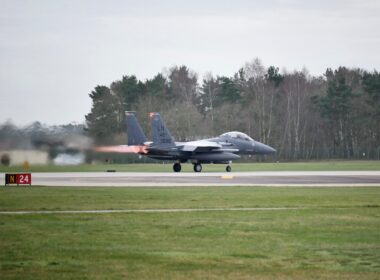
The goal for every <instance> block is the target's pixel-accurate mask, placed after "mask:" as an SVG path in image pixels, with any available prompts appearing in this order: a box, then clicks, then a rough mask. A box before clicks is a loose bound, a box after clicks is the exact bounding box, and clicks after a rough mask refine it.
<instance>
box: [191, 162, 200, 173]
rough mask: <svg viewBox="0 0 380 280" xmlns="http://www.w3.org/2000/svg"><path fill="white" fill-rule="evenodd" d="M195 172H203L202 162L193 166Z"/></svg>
mask: <svg viewBox="0 0 380 280" xmlns="http://www.w3.org/2000/svg"><path fill="white" fill-rule="evenodd" d="M193 169H194V172H201V171H202V165H201V164H200V163H196V164H194V166H193Z"/></svg>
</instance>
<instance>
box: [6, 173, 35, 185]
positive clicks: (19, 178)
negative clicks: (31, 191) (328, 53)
mask: <svg viewBox="0 0 380 280" xmlns="http://www.w3.org/2000/svg"><path fill="white" fill-rule="evenodd" d="M12 184H17V185H32V174H30V173H17V174H5V185H12Z"/></svg>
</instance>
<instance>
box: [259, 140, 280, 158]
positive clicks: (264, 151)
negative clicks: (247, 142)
mask: <svg viewBox="0 0 380 280" xmlns="http://www.w3.org/2000/svg"><path fill="white" fill-rule="evenodd" d="M275 152H276V150H275V149H273V148H272V147H271V146H268V145H265V144H263V143H260V142H257V141H255V154H258V155H271V154H274V153H275Z"/></svg>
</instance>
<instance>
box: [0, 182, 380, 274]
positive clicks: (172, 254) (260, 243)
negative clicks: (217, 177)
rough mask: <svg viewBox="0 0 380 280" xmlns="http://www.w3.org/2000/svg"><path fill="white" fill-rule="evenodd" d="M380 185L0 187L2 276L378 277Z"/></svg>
mask: <svg viewBox="0 0 380 280" xmlns="http://www.w3.org/2000/svg"><path fill="white" fill-rule="evenodd" d="M379 201H380V188H249V187H218V188H217V187H207V188H202V187H199V188H49V187H31V188H16V187H11V188H5V189H1V190H0V208H1V211H15V210H44V209H46V210H74V209H75V210H79V209H87V210H89V209H157V208H158V209H162V208H218V207H296V208H297V207H298V208H299V209H295V210H284V211H252V212H243V211H237V212H235V211H234V212H229V211H221V212H197V213H194V212H193V213H118V214H44V215H41V214H28V215H0V240H1V242H0V275H1V278H2V279H104V278H107V279H120V278H128V279H194V278H201V279H278V278H281V279H305V278H306V279H359V278H361V279H378V277H379V275H380V274H379V273H380V231H379V228H380V203H379Z"/></svg>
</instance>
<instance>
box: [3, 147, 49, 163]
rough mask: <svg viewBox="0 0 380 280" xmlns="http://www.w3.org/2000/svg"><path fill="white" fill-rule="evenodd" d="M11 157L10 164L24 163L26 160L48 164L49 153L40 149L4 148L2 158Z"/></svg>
mask: <svg viewBox="0 0 380 280" xmlns="http://www.w3.org/2000/svg"><path fill="white" fill-rule="evenodd" d="M4 156H8V157H9V165H22V164H24V162H26V161H27V162H28V163H29V164H48V163H49V153H48V152H47V151H38V150H9V151H6V150H3V151H0V158H3V157H4Z"/></svg>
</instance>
